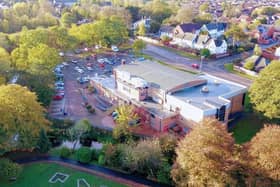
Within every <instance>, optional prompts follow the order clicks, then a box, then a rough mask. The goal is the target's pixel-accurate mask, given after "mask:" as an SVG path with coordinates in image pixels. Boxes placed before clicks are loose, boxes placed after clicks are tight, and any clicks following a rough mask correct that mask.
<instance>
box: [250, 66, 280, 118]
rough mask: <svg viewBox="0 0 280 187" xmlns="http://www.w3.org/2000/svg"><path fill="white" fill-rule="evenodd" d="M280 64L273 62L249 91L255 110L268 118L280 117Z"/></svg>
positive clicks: (261, 73)
mask: <svg viewBox="0 0 280 187" xmlns="http://www.w3.org/2000/svg"><path fill="white" fill-rule="evenodd" d="M279 72H280V62H279V61H272V62H271V63H270V64H269V65H268V66H267V67H266V68H265V69H263V70H262V71H261V72H260V74H259V76H258V77H257V78H256V79H255V81H254V82H253V84H252V85H251V87H250V89H249V96H250V100H251V103H252V104H253V106H254V108H255V109H256V110H257V111H259V112H262V113H263V114H264V115H265V116H266V117H268V118H279V117H280V74H279Z"/></svg>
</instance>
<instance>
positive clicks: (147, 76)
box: [115, 60, 204, 91]
mask: <svg viewBox="0 0 280 187" xmlns="http://www.w3.org/2000/svg"><path fill="white" fill-rule="evenodd" d="M115 70H117V71H125V72H129V73H130V75H131V76H137V77H140V78H143V79H144V80H146V81H147V82H149V83H152V85H154V86H157V87H159V88H160V89H162V90H165V91H169V90H171V89H174V88H175V87H177V86H180V85H183V84H187V83H190V82H192V81H202V80H204V79H202V78H200V77H199V76H197V75H195V74H191V73H187V72H183V71H179V70H175V69H172V68H170V67H168V66H165V65H162V64H159V63H157V62H152V61H150V60H145V61H141V62H135V63H131V64H125V65H120V66H118V67H116V68H115Z"/></svg>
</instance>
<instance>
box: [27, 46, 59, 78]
mask: <svg viewBox="0 0 280 187" xmlns="http://www.w3.org/2000/svg"><path fill="white" fill-rule="evenodd" d="M27 60H28V63H29V64H30V65H29V68H28V71H29V72H31V73H34V74H43V75H44V74H48V73H49V72H51V70H52V69H53V68H54V67H55V66H56V65H57V64H58V63H59V62H60V60H61V59H60V56H59V54H58V51H57V50H56V49H55V48H51V47H49V46H47V45H46V44H39V45H37V46H36V47H33V48H31V49H29V50H28V57H27Z"/></svg>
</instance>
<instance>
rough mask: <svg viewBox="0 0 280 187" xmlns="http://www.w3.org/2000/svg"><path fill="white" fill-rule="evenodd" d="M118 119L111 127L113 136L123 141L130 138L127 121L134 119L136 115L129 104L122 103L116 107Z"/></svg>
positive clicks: (130, 133)
mask: <svg viewBox="0 0 280 187" xmlns="http://www.w3.org/2000/svg"><path fill="white" fill-rule="evenodd" d="M117 113H118V119H117V121H116V122H117V124H116V126H115V128H114V129H113V137H114V138H115V139H117V140H119V141H120V142H125V141H128V140H130V139H131V136H132V132H131V128H130V126H129V122H130V121H132V120H136V119H137V118H138V115H137V114H136V113H135V112H134V108H133V107H132V106H131V105H122V106H119V107H118V108H117Z"/></svg>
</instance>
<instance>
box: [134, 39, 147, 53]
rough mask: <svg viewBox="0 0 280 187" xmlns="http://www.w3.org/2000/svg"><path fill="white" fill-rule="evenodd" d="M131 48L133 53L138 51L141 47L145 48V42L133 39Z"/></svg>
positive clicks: (140, 50)
mask: <svg viewBox="0 0 280 187" xmlns="http://www.w3.org/2000/svg"><path fill="white" fill-rule="evenodd" d="M132 48H133V50H134V52H135V53H140V52H142V50H143V49H145V48H146V43H145V42H144V41H143V40H135V41H134V43H133V45H132Z"/></svg>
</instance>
